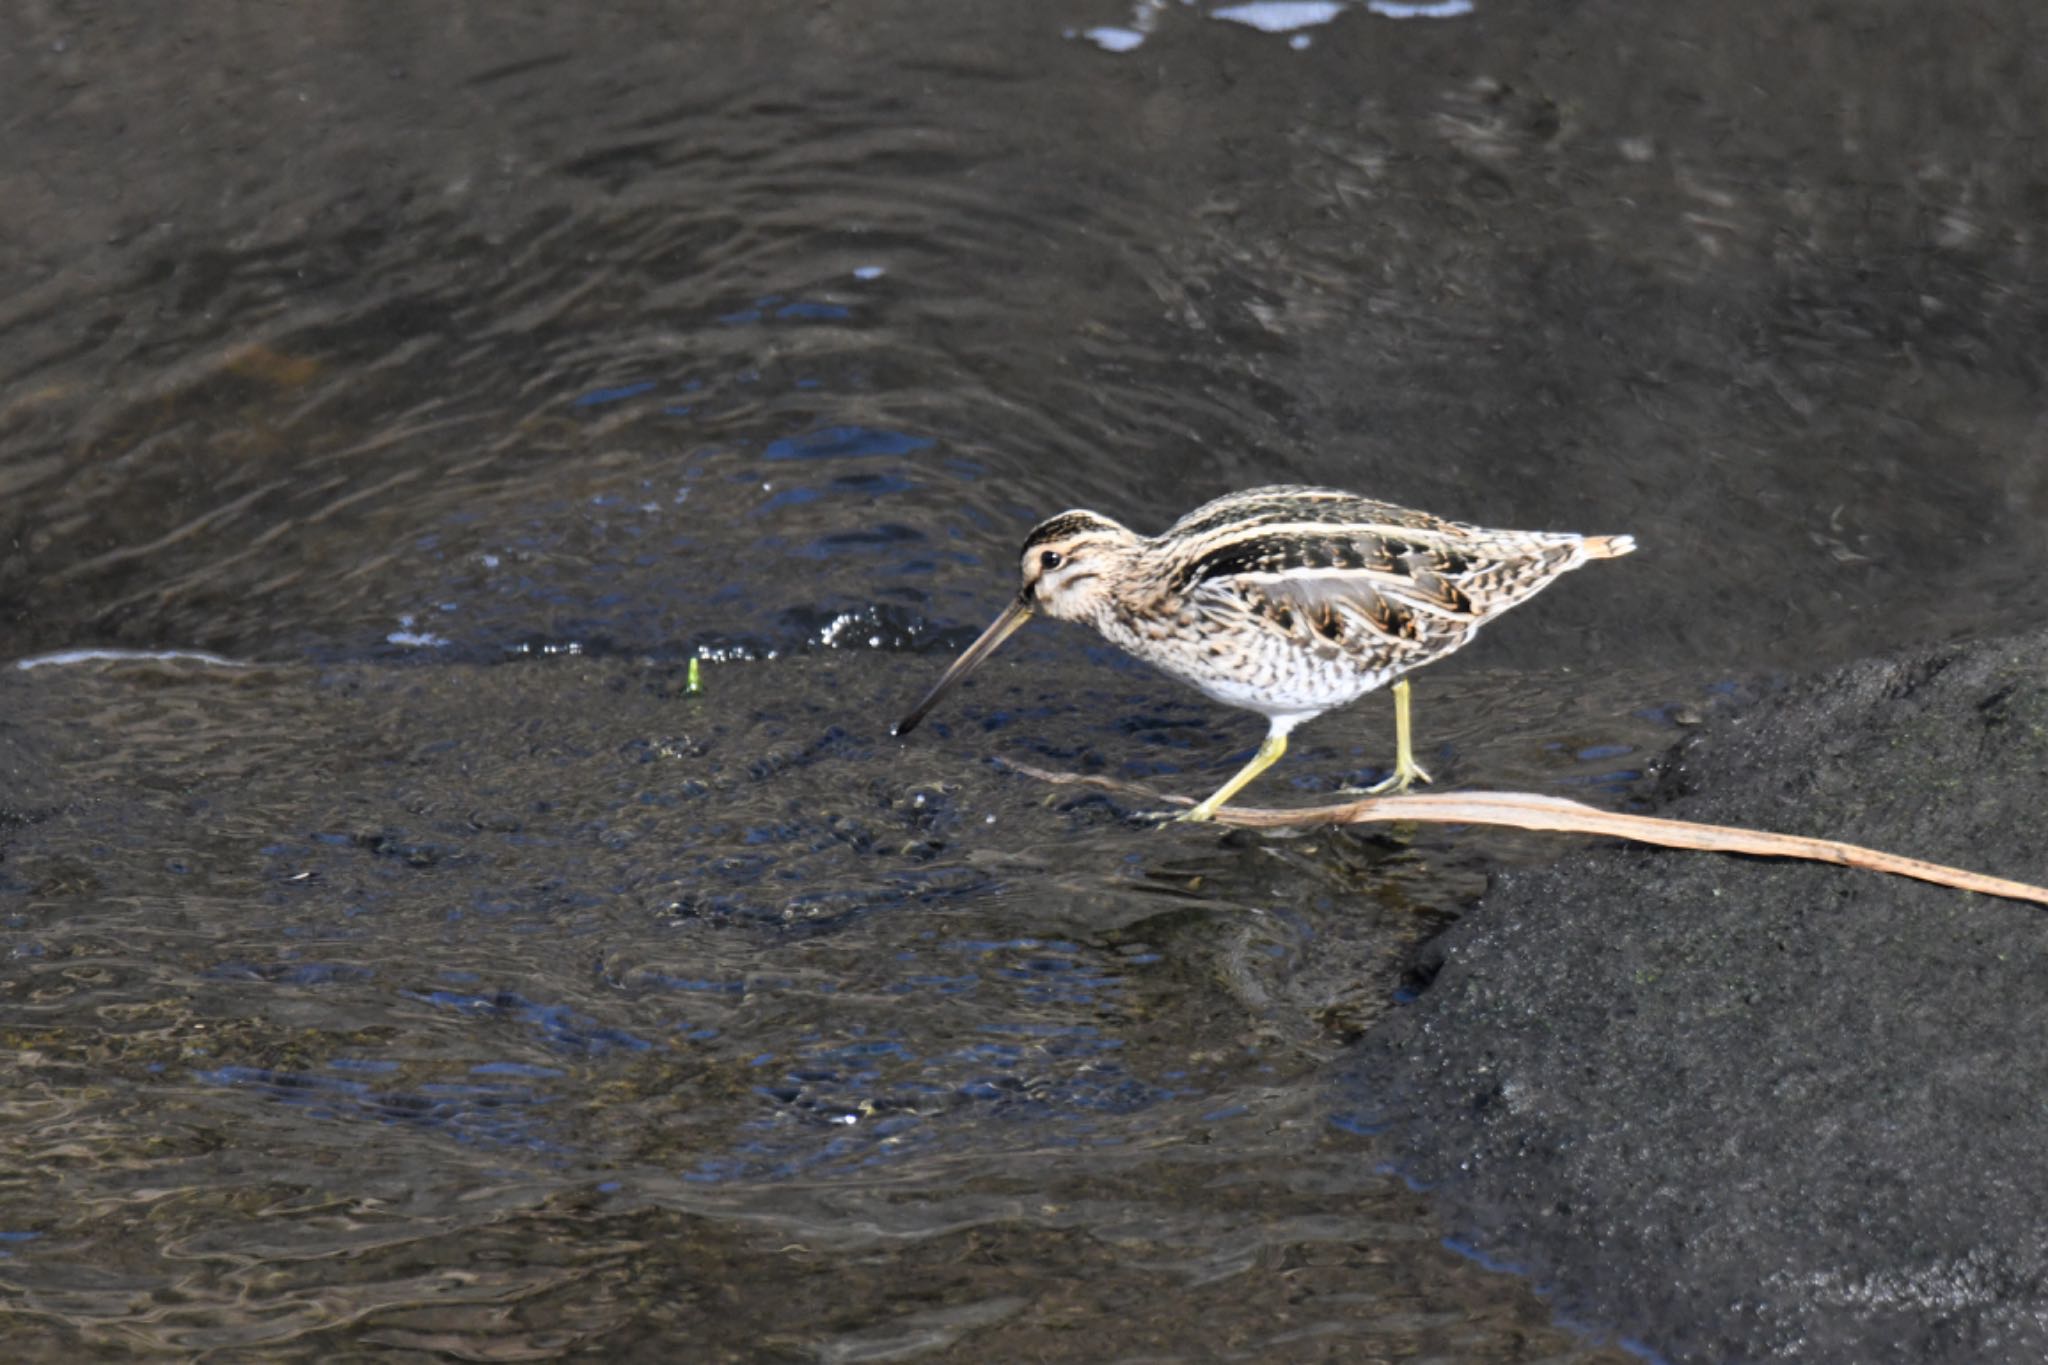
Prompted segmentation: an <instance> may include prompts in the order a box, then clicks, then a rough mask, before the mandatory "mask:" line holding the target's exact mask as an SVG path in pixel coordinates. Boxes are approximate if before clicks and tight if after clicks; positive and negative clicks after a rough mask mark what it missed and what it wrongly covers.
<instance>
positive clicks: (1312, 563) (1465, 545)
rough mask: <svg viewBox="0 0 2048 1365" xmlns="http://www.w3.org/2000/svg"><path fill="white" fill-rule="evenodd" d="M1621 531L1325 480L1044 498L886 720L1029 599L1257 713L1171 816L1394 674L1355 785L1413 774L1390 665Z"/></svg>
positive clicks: (935, 698) (1403, 704) (1404, 668)
mask: <svg viewBox="0 0 2048 1365" xmlns="http://www.w3.org/2000/svg"><path fill="white" fill-rule="evenodd" d="M1635 547H1636V545H1635V541H1634V540H1633V539H1631V538H1630V537H1628V536H1579V535H1572V534H1570V533H1568V532H1563V531H1493V530H1488V529H1487V528H1486V527H1483V526H1468V525H1466V524H1465V523H1463V522H1457V521H1445V520H1444V519H1443V518H1441V517H1433V516H1431V515H1430V514H1429V513H1427V512H1415V511H1411V510H1409V509H1408V508H1405V507H1396V506H1394V505H1393V504H1391V503H1385V502H1375V501H1373V500H1372V499H1370V498H1361V497H1359V496H1358V495H1357V494H1355V493H1345V492H1341V491H1339V490H1338V489H1334V488H1305V487H1293V486H1287V487H1275V488H1254V489H1250V490H1248V491H1246V492H1243V493H1233V494H1231V495H1229V496H1228V497H1222V498H1218V499H1216V500H1215V501H1214V502H1210V503H1204V504H1203V505H1202V506H1200V507H1197V508H1196V509H1195V510H1194V511H1192V512H1190V513H1188V514H1187V515H1186V516H1184V517H1182V518H1181V519H1180V520H1179V521H1177V522H1175V523H1174V524H1173V525H1172V526H1170V527H1168V528H1167V529H1166V530H1165V531H1164V532H1162V533H1160V534H1159V535H1156V536H1141V535H1139V534H1137V533H1136V532H1134V531H1131V530H1129V529H1127V528H1125V527H1123V526H1120V525H1118V524H1117V523H1116V522H1114V521H1111V520H1110V519H1109V518H1108V517H1105V516H1100V515H1098V514H1097V513H1094V512H1062V513H1060V514H1059V515H1058V516H1056V517H1052V518H1050V519H1049V520H1046V521H1044V522H1041V523H1039V525H1038V527H1037V529H1035V530H1033V531H1032V532H1031V534H1030V535H1028V536H1026V537H1025V538H1024V552H1023V562H1022V573H1023V588H1022V590H1021V591H1020V592H1019V593H1018V594H1017V598H1016V600H1015V601H1013V602H1011V603H1010V605H1009V606H1008V607H1007V608H1005V609H1004V611H1003V614H1002V615H1001V616H998V617H997V618H996V620H995V623H994V624H993V625H991V626H990V627H989V628H988V629H987V630H985V631H983V632H982V635H981V638H980V639H978V640H976V641H975V642H974V643H973V644H971V645H969V646H968V647H967V652H966V653H964V654H962V655H961V656H960V657H959V658H958V659H957V660H955V661H954V663H953V666H952V667H951V668H948V669H947V670H946V671H945V673H944V675H942V676H941V677H940V678H939V680H938V682H937V683H936V684H934V685H933V687H932V690H931V691H930V692H929V693H928V694H926V696H925V699H924V700H923V701H921V702H919V703H918V704H917V706H916V708H915V709H914V710H912V711H911V713H910V714H909V715H907V716H905V717H904V718H903V720H902V721H901V722H900V723H899V724H898V725H897V726H896V730H895V733H897V734H899V735H903V734H908V733H909V732H910V731H911V730H912V729H914V728H916V726H917V723H918V722H919V721H921V720H923V719H924V717H925V714H926V713H927V712H929V711H930V710H931V709H932V707H933V706H935V705H937V704H938V702H939V699H940V698H941V697H944V696H945V695H946V693H948V692H949V691H951V690H952V688H953V685H954V684H955V683H957V682H959V681H960V680H961V679H962V678H964V677H966V676H967V675H968V674H969V673H970V672H972V671H973V670H974V668H975V667H976V666H977V665H979V664H980V663H981V661H982V660H984V659H986V658H987V657H988V656H989V655H990V654H992V653H994V652H995V649H996V646H997V645H1000V644H1001V643H1002V642H1003V641H1004V640H1006V639H1008V638H1009V637H1010V635H1011V633H1012V632H1014V631H1015V630H1016V629H1017V627H1019V626H1021V625H1023V624H1024V623H1025V622H1026V621H1028V620H1030V619H1031V617H1032V615H1033V614H1034V613H1037V612H1044V613H1045V614H1046V615H1047V616H1051V617H1055V618H1057V619H1059V620H1062V621H1086V622H1087V623H1089V624H1090V625H1092V626H1094V627H1095V628H1096V629H1097V630H1099V631H1101V632H1102V634H1103V635H1104V637H1106V638H1107V639H1108V640H1109V641H1110V642H1111V643H1112V644H1114V645H1117V646H1118V647H1119V648H1121V649H1124V650H1126V651H1128V652H1129V653H1132V654H1135V655H1137V656H1138V657H1139V658H1141V659H1143V660H1145V661H1146V662H1147V663H1151V664H1154V665H1156V666H1158V667H1159V668H1162V669H1164V670H1165V671H1166V672H1168V673H1170V674H1172V675H1173V676H1174V677H1176V678H1179V679H1180V680H1181V681H1182V682H1186V683H1191V684H1193V685H1194V686H1195V687H1198V688H1200V689H1201V690H1202V691H1203V692H1205V693H1207V694H1208V695H1209V696H1210V697H1212V698H1214V699H1215V700H1217V701H1220V702H1222V703H1223V704H1224V705H1226V706H1239V707H1243V708H1244V709H1245V710H1248V711H1256V712H1258V713H1259V714H1260V715H1262V716H1264V717H1266V720H1267V722H1268V725H1269V726H1270V728H1269V729H1268V730H1267V732H1266V740H1265V743H1263V744H1261V745H1260V746H1259V751H1258V753H1257V754H1255V755H1253V757H1252V760H1251V762H1249V763H1247V764H1245V766H1244V767H1243V768H1242V769H1240V770H1239V772H1238V773H1237V775H1236V776H1235V777H1233V778H1231V779H1230V780H1229V781H1228V782H1226V783H1224V784H1223V786H1222V787H1221V788H1219V789H1218V790H1217V791H1216V792H1215V794H1214V795H1212V796H1210V797H1209V799H1208V800H1206V801H1204V802H1202V803H1201V804H1200V805H1198V806H1196V807H1194V808H1193V809H1192V810H1189V811H1188V812H1187V813H1186V814H1184V815H1183V816H1181V817H1180V818H1181V819H1183V820H1206V819H1208V818H1209V817H1210V816H1212V815H1214V814H1215V813H1216V810H1217V808H1218V807H1220V806H1222V804H1223V803H1224V802H1225V801H1228V800H1229V799H1230V798H1231V797H1233V796H1235V795H1236V794H1237V793H1238V792H1239V791H1240V790H1242V789H1243V787H1244V786H1245V784H1246V783H1248V782H1250V781H1251V780H1252V779H1253V778H1255V777H1257V776H1258V775H1259V774H1260V773H1262V772H1264V771H1265V770H1266V769H1267V768H1269V767H1271V766H1272V765H1273V764H1274V763H1275V762H1276V761H1277V760H1278V759H1279V757H1280V755H1282V754H1283V753H1285V752H1286V751H1287V733H1288V731H1290V730H1292V729H1293V728H1294V727H1295V726H1297V725H1299V724H1301V723H1302V722H1303V721H1305V720H1308V719H1311V718H1312V717H1315V716H1319V715H1321V714H1322V713H1323V712H1325V711H1328V710H1330V709H1331V708H1332V707H1337V706H1342V705H1344V704H1345V703H1347V702H1351V701H1356V700H1357V699H1358V698H1359V697H1362V696H1364V695H1365V694H1366V693H1368V692H1370V691H1372V690H1374V689H1375V688H1378V687H1382V686H1384V685H1386V684H1387V683H1388V682H1393V681H1394V680H1395V679H1397V678H1400V679H1401V680H1400V681H1399V682H1395V683H1394V721H1395V758H1394V771H1393V773H1392V774H1391V775H1390V776H1389V777H1388V778H1387V780H1386V781H1384V782H1382V783H1380V784H1379V785H1378V786H1376V787H1374V788H1372V790H1373V791H1375V792H1379V791H1388V790H1392V791H1401V790H1404V789H1406V788H1407V787H1408V786H1409V785H1410V784H1411V783H1413V782H1416V781H1418V780H1420V781H1424V782H1427V781H1428V780H1429V774H1427V773H1425V772H1424V771H1423V770H1422V769H1421V768H1420V767H1419V766H1417V764H1416V762H1415V755H1414V753H1413V750H1412V747H1411V745H1410V741H1409V723H1408V682H1407V680H1406V679H1405V678H1401V675H1402V674H1404V673H1406V672H1408V671H1409V670H1410V669H1413V668H1420V667H1421V666H1422V665H1423V664H1426V663H1429V662H1431V661H1432V660H1435V659H1441V658H1442V657H1443V656H1444V655H1446V654H1449V653H1450V652H1451V651H1453V650H1455V649H1458V648H1460V647H1462V646H1464V645H1465V644H1467V643H1469V642H1470V641H1471V639H1472V637H1473V636H1474V635H1477V634H1478V633H1479V627H1481V626H1482V625H1485V624H1486V623H1487V622H1488V621H1491V620H1492V619H1493V618H1494V617H1496V616H1498V615H1500V614H1501V613H1502V612H1504V611H1506V610H1507V609H1508V608H1509V607H1512V606H1515V605H1516V604H1518V603H1521V602H1526V601H1527V600H1529V599H1530V598H1531V597H1534V596H1535V595H1536V594H1537V593H1539V592H1541V591H1543V589H1544V588H1546V587H1548V586H1549V585H1550V583H1551V582H1552V580H1554V579H1556V578H1557V576H1558V575H1559V574H1562V573H1565V572H1567V571H1568V570H1571V569H1576V568H1578V567H1579V565H1581V564H1584V563H1585V562H1586V561H1587V560H1589V559H1612V558H1614V557H1615V556H1617V555H1625V554H1627V553H1629V551H1631V550H1633V549H1635Z"/></svg>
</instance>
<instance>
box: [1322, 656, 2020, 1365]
mask: <svg viewBox="0 0 2048 1365" xmlns="http://www.w3.org/2000/svg"><path fill="white" fill-rule="evenodd" d="M1664 792H1665V795H1666V798H1667V799H1666V800H1664V801H1663V802H1662V810H1661V813H1663V814H1669V815H1673V816H1678V817H1683V818H1688V819H1695V820H1703V821H1716V822H1725V823H1736V824H1745V825H1751V826H1756V827H1761V828H1765V829H1775V830H1784V831H1790V832H1796V833H1801V834H1811V835H1826V836H1833V837H1837V838H1842V839H1847V840H1850V841H1853V842H1858V843H1863V844H1868V845H1873V846H1877V847H1880V848H1885V849H1890V850H1895V851H1898V852H1902V853H1907V854H1911V855H1915V856H1919V857H1924V858H1930V859H1934V860H1936V861H1941V862H1947V863H1952V864H1958V865H1962V866H1967V867H1970V868H1973V869H1977V870H1982V871H1986V872H1992V873H1995V874H1999V875H2003V876H2008V877H2014V878H2018V879H2021V880H2027V881H2032V882H2036V883H2048V840H2044V839H2043V830H2044V824H2048V816H2044V807H2048V634H2036V635H2032V636H2027V637H2023V638H2020V639H2014V640H1999V641H1993V642H1988V643H1976V644H1969V645H1963V646H1955V647H1946V648H1941V649H1937V650H1932V651H1926V652H1920V653H1915V654H1910V655H1906V656H1903V657H1900V658H1896V659H1891V660H1886V661H1881V662H1872V663H1865V664H1859V665H1856V666H1852V667H1850V668H1848V669H1846V670H1844V671H1842V672H1839V673H1836V674H1832V675H1829V676H1825V677H1822V678H1819V679H1816V680H1813V681H1811V682H1807V683H1804V684H1801V685H1799V686H1796V687H1792V688H1789V689H1786V690H1785V691H1783V692H1781V693H1779V694H1776V695H1772V696H1767V697H1765V698H1764V699H1762V700H1761V701H1760V702H1758V703H1756V704H1754V705H1751V706H1748V707H1745V708H1743V709H1742V710H1741V711H1740V712H1739V713H1735V714H1728V715H1724V716H1722V717H1719V718H1716V719H1714V720H1712V721H1711V722H1710V723H1709V724H1708V725H1706V726H1705V727H1704V728H1703V729H1702V730H1701V731H1700V732H1698V733H1697V734H1696V735H1695V736H1694V737H1693V739H1692V741H1691V742H1690V743H1688V744H1687V745H1686V746H1684V747H1683V748H1681V749H1680V750H1679V751H1678V752H1677V753H1676V754H1675V755H1674V757H1673V761H1672V763H1671V766H1670V769H1669V771H1668V772H1667V774H1666V776H1665V782H1664ZM1432 969H1433V970H1434V971H1435V976H1434V980H1433V981H1432V982H1431V983H1430V984H1429V986H1428V987H1427V989H1426V990H1424V991H1423V993H1422V995H1421V997H1420V999H1419V1000H1418V1001H1417V1002H1416V1003H1415V1004H1414V1005H1412V1006H1411V1007H1410V1008H1408V1009H1406V1010H1403V1011H1400V1012H1397V1013H1396V1014H1395V1015H1394V1016H1393V1017H1392V1018H1391V1019H1389V1020H1388V1021H1387V1022H1386V1023H1385V1024H1384V1026H1382V1027H1381V1028H1379V1029H1378V1030H1377V1031H1376V1032H1374V1033H1373V1034H1372V1035H1371V1036H1370V1037H1369V1038H1368V1039H1367V1040H1366V1042H1365V1043H1364V1044H1363V1056H1362V1058H1361V1066H1362V1070H1363V1073H1364V1075H1365V1077H1366V1078H1367V1079H1368V1081H1369V1083H1370V1084H1371V1086H1372V1088H1373V1089H1374V1091H1375V1092H1376V1094H1377V1095H1378V1096H1379V1097H1380V1100H1381V1102H1382V1103H1383V1106H1384V1112H1385V1113H1386V1115H1387V1117H1388V1119H1389V1122H1390V1127H1389V1132H1390V1135H1391V1137H1392V1140H1393V1141H1394V1142H1395V1143H1396V1145H1397V1146H1398V1147H1399V1148H1401V1150H1402V1153H1403V1155H1402V1162H1403V1164H1404V1167H1405V1169H1407V1170H1408V1172H1409V1173H1410V1174H1412V1175H1413V1176H1415V1177H1417V1178H1419V1179H1421V1180H1424V1181H1427V1182H1431V1183H1432V1184H1434V1185H1435V1186H1436V1190H1437V1194H1438V1197H1439V1198H1440V1200H1441V1201H1442V1203H1443V1205H1444V1206H1445V1208H1446V1209H1447V1211H1448V1212H1449V1213H1450V1215H1451V1220H1452V1222H1453V1224H1454V1225H1455V1226H1457V1227H1458V1228H1459V1230H1460V1235H1461V1236H1464V1237H1467V1238H1469V1239H1470V1241H1471V1242H1472V1244H1473V1245H1474V1246H1475V1247H1476V1248H1477V1249H1478V1250H1479V1251H1480V1252H1481V1253H1482V1254H1483V1255H1485V1256H1487V1257H1491V1258H1498V1259H1500V1260H1503V1261H1507V1262H1510V1263H1514V1264H1517V1265H1520V1266H1523V1267H1525V1268H1526V1269H1527V1270H1528V1271H1529V1272H1530V1273H1531V1274H1533V1275H1534V1276H1535V1277H1536V1278H1537V1279H1538V1281H1539V1282H1542V1283H1547V1284H1549V1285H1552V1286H1554V1287H1555V1289H1556V1291H1557V1295H1558V1299H1559V1304H1560V1308H1561V1310H1562V1311H1563V1312H1564V1313H1566V1314H1567V1315H1568V1316H1572V1317H1576V1318H1578V1319H1580V1320H1583V1321H1594V1322H1599V1323H1604V1324H1607V1325H1609V1326H1610V1327H1612V1328H1613V1329H1615V1330H1618V1331H1619V1332H1621V1333H1624V1334H1626V1335H1629V1336H1633V1337H1635V1338H1637V1339H1639V1340H1641V1341H1642V1342H1645V1343H1647V1344H1648V1345H1649V1346H1651V1347H1652V1348H1654V1349H1655V1350H1656V1351H1658V1352H1659V1353H1661V1354H1662V1355H1664V1356H1665V1357H1667V1358H1669V1359H1671V1360H1674V1361H1708V1360H1713V1361H1719V1360H1730V1359H1739V1360H1766V1359H1769V1360H1797V1361H1801V1362H1807V1363H1808V1365H1812V1363H1813V1362H1829V1361H1842V1362H1870V1361H1880V1360H1913V1361H1931V1360H1939V1361H1964V1360H1967V1361H1973V1362H1998V1361H2014V1362H2018V1361H2026V1362H2037V1361H2040V1360H2044V1359H2048V1235H2044V1223H2043V1214H2042V1209H2043V1203H2042V1192H2043V1191H2044V1190H2048V1099H2044V1097H2048V1048H2044V1047H2043V1046H2042V1043H2043V1039H2044V1037H2048V910H2044V909H2043V908H2042V907H2040V906H2034V905H2027V904H2021V903H2016V902H2012V901H2005V900H1995V899H1990V898H1985V897H1978V896H1972V895H1967V894H1964V893H1961V892H1956V891H1951V890H1946V889H1943V888H1939V887H1935V886H1929V885H1923V884H1920V883H1917V882H1911V881H1905V880H1901V879H1898V878H1892V877H1884V876H1879V875H1876V874H1874V873H1868V872H1856V871H1846V870H1842V869H1838V868H1831V867H1822V866H1817V865H1811V864H1804V863H1781V862H1767V861H1763V860H1750V859H1737V858H1729V857H1715V856H1705V855H1699V854H1693V853H1679V852H1666V851H1658V850H1649V849H1638V848H1625V847H1611V846H1610V847H1596V848H1588V849H1585V850H1583V851H1580V852H1576V853H1574V854H1572V855H1571V856H1569V857H1567V858H1565V859H1564V860H1563V861H1562V862H1561V863H1560V864H1559V865H1558V866H1557V867H1555V868H1554V869H1552V870H1547V871H1543V872H1531V873H1517V874H1513V875H1510V876H1505V877H1503V878H1501V879H1500V880H1499V881H1498V882H1497V883H1496V885H1495V886H1494V888H1493V889H1492V890H1491V891H1490V892H1489V894H1488V895H1487V897H1486V899H1485V901H1484V903H1483V904H1482V906H1481V907H1480V909H1479V910H1478V911H1477V912H1476V913H1474V914H1472V915H1470V916H1469V917H1468V918H1466V919H1465V920H1463V921H1462V922H1460V923H1459V924H1458V925H1457V926H1456V927H1455V928H1454V929H1452V930H1451V931H1450V932H1448V933H1447V934H1445V935H1444V936H1443V937H1442V938H1441V939H1439V940H1438V941H1437V942H1436V944H1435V945H1433V960H1432V962H1430V963H1428V964H1425V970H1432Z"/></svg>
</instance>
